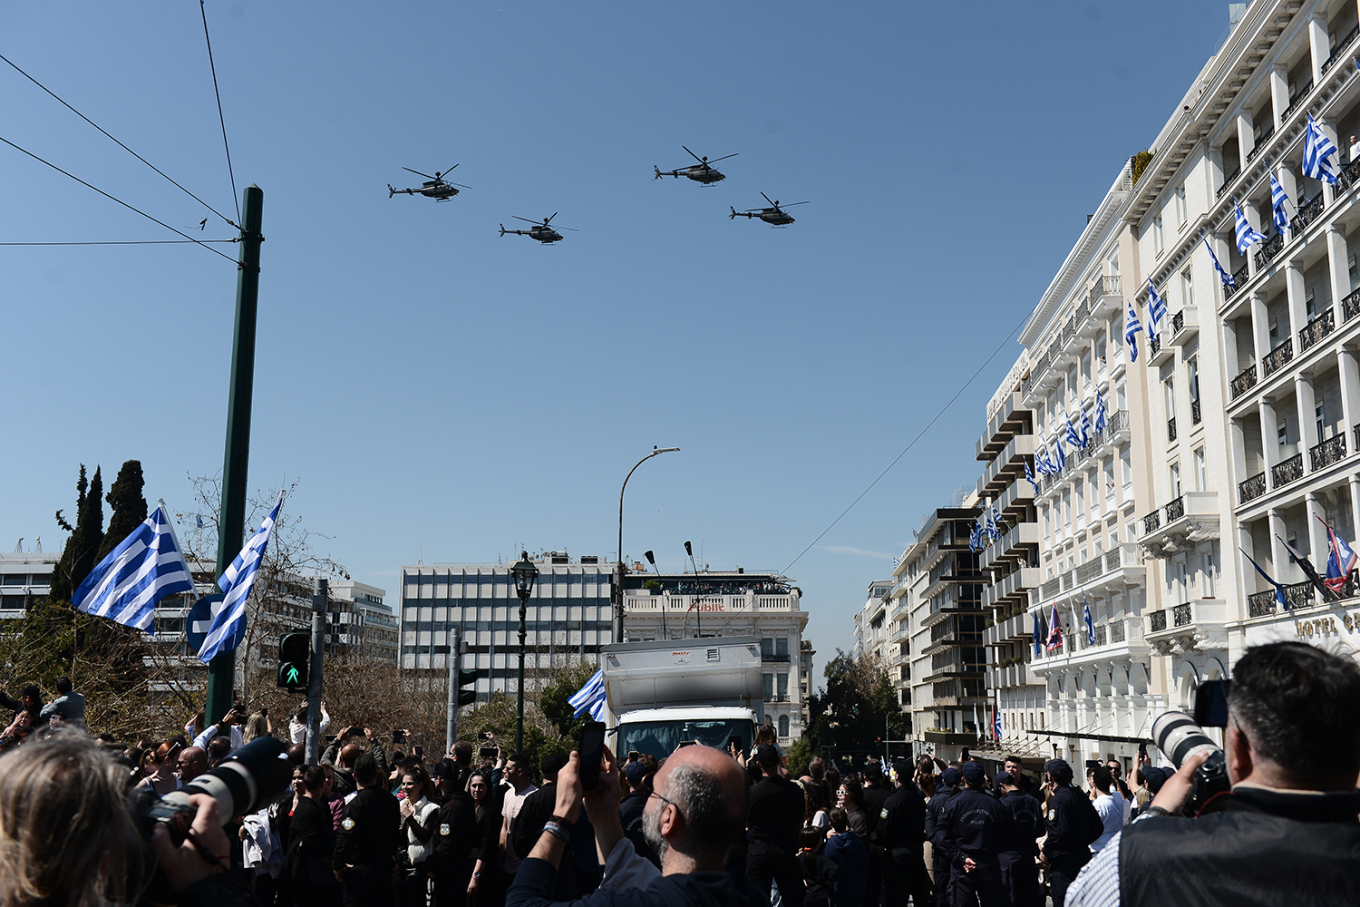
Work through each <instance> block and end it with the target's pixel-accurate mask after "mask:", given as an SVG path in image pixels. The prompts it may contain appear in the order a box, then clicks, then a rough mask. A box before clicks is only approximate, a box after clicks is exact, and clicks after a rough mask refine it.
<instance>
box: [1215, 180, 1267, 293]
mask: <svg viewBox="0 0 1360 907" xmlns="http://www.w3.org/2000/svg"><path fill="white" fill-rule="evenodd" d="M1271 179H1272V180H1273V179H1275V177H1273V176H1272V177H1271ZM1204 248H1206V249H1208V250H1209V260H1210V261H1212V262H1213V263H1214V270H1215V271H1217V272H1218V276H1219V279H1221V280H1222V281H1223V285H1224V286H1227V287H1234V288H1236V286H1237V281H1235V280H1233V276H1232V275H1231V274H1229V273H1228V272H1227V271H1225V270H1223V266H1222V265H1221V264H1219V263H1218V256H1217V255H1215V254H1214V247H1213V246H1211V245H1209V237H1207V236H1206V237H1204Z"/></svg>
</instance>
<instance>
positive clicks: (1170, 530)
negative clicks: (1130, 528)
mask: <svg viewBox="0 0 1360 907" xmlns="http://www.w3.org/2000/svg"><path fill="white" fill-rule="evenodd" d="M1220 519H1221V515H1220V513H1219V506H1218V492H1216V491H1187V492H1185V493H1183V494H1181V495H1180V496H1178V497H1176V498H1175V499H1174V500H1172V501H1170V502H1169V503H1167V504H1164V505H1162V507H1160V508H1159V509H1157V510H1154V511H1153V512H1152V513H1150V514H1148V515H1147V516H1145V517H1143V534H1142V535H1141V536H1139V538H1138V544H1139V546H1140V547H1141V548H1142V549H1143V551H1144V553H1145V554H1148V555H1151V556H1152V557H1171V556H1172V555H1174V554H1175V553H1176V552H1180V551H1185V550H1186V546H1187V545H1191V544H1193V543H1197V542H1202V541H1204V540H1206V539H1216V538H1218V527H1219V522H1220Z"/></svg>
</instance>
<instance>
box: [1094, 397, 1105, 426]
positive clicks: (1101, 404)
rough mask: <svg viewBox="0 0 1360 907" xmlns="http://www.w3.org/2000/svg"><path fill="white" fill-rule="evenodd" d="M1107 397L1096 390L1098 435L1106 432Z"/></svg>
mask: <svg viewBox="0 0 1360 907" xmlns="http://www.w3.org/2000/svg"><path fill="white" fill-rule="evenodd" d="M1105 415H1106V413H1105V396H1104V395H1103V394H1101V392H1100V388H1096V434H1100V433H1101V432H1103V431H1104V430H1105V422H1106V419H1105Z"/></svg>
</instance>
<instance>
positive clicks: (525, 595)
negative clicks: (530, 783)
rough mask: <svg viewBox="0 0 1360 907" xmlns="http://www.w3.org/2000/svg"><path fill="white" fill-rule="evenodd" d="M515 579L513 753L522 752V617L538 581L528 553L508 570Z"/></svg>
mask: <svg viewBox="0 0 1360 907" xmlns="http://www.w3.org/2000/svg"><path fill="white" fill-rule="evenodd" d="M510 575H511V576H513V577H514V578H515V594H516V595H518V596H519V721H518V723H517V724H516V725H515V752H516V753H523V752H524V617H525V608H526V606H527V605H528V603H529V596H530V595H532V594H533V591H534V580H536V579H538V567H536V566H535V565H534V562H533V561H531V560H529V552H527V551H521V552H520V555H519V563H517V564H515V566H513V567H511V568H510Z"/></svg>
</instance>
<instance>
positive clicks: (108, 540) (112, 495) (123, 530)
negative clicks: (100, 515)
mask: <svg viewBox="0 0 1360 907" xmlns="http://www.w3.org/2000/svg"><path fill="white" fill-rule="evenodd" d="M142 485H143V482H142V464H141V461H140V460H128V461H127V462H126V463H124V464H123V468H122V469H120V470H118V478H116V479H114V480H113V487H111V488H110V489H109V494H108V497H107V498H105V500H107V501H108V502H109V504H111V505H112V506H113V516H111V517H110V518H109V530H108V532H106V533H104V541H103V544H101V545H100V546H99V553H98V554H96V555H95V560H94V562H95V564H98V563H99V562H100V561H102V560H103V559H104V558H105V557H106V556H108V553H109V552H110V551H112V550H113V549H115V548H117V547H118V546H119V545H121V544H122V543H123V539H125V538H127V537H128V536H129V535H131V534H132V533H133V531H135V530H136V528H137V527H138V526H140V525H141V524H142V523H144V522H146V512H147V509H146V498H144V497H142Z"/></svg>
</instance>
